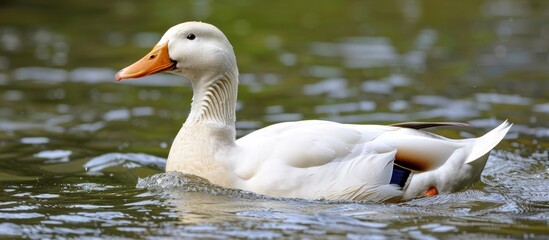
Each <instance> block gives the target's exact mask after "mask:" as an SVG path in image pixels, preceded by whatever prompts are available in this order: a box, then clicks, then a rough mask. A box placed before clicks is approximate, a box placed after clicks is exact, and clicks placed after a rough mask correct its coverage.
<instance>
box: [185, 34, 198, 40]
mask: <svg viewBox="0 0 549 240" xmlns="http://www.w3.org/2000/svg"><path fill="white" fill-rule="evenodd" d="M195 38H196V36H195V35H194V34H192V33H191V34H189V35H187V39H189V40H194V39H195Z"/></svg>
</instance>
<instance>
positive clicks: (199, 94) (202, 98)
mask: <svg viewBox="0 0 549 240" xmlns="http://www.w3.org/2000/svg"><path fill="white" fill-rule="evenodd" d="M191 82H192V87H193V99H192V104H191V112H190V114H189V117H188V118H187V120H186V121H185V124H184V125H185V126H196V125H209V126H214V127H215V126H217V127H221V128H232V129H234V126H235V121H236V117H235V115H236V114H235V107H236V97H237V89H238V75H237V74H231V73H225V74H215V75H214V76H208V75H206V76H204V77H203V79H200V80H199V81H191Z"/></svg>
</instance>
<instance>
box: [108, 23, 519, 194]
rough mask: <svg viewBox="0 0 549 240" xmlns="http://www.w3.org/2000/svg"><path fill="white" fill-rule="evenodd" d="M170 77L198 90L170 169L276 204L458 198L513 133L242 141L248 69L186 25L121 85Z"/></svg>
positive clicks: (270, 132) (357, 133)
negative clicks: (239, 98)
mask: <svg viewBox="0 0 549 240" xmlns="http://www.w3.org/2000/svg"><path fill="white" fill-rule="evenodd" d="M162 71H167V72H171V73H175V74H178V75H181V76H182V77H184V78H187V79H189V80H190V81H191V85H192V87H193V103H192V105H191V112H190V114H189V117H188V118H187V120H186V121H185V123H184V124H183V126H182V127H181V129H180V131H179V133H178V134H177V136H176V137H175V139H174V142H173V144H172V147H171V149H170V153H169V156H168V160H167V165H166V171H177V172H183V173H187V174H194V175H197V176H200V177H203V178H205V179H207V180H209V181H210V182H212V183H214V184H218V185H221V186H223V187H227V188H237V189H243V190H248V191H252V192H256V193H259V194H264V195H268V196H273V197H288V198H304V199H330V200H372V201H381V202H382V201H402V200H407V199H412V198H416V197H420V196H425V195H435V194H438V193H445V192H454V191H458V190H460V189H463V188H464V187H467V186H470V185H471V184H473V183H475V182H477V181H478V180H479V178H480V174H481V173H482V170H483V168H484V165H485V163H486V160H487V156H488V154H489V152H490V150H491V149H492V148H494V147H495V146H496V145H497V144H498V143H499V142H500V141H501V140H502V139H503V137H504V136H505V135H506V133H507V131H508V130H509V128H510V127H511V125H510V124H508V123H507V122H504V123H502V124H501V125H500V126H499V127H497V128H495V129H494V130H492V131H490V132H489V133H487V134H485V135H484V136H482V137H479V138H470V139H459V140H453V139H448V138H444V137H441V136H438V135H435V134H432V133H429V132H426V131H423V130H420V129H421V128H425V127H430V126H432V125H443V126H444V125H457V124H453V123H442V124H437V123H433V124H431V123H404V124H400V125H399V124H397V125H394V126H382V125H359V124H340V123H335V122H329V121H321V120H310V121H297V122H285V123H279V124H274V125H271V126H268V127H266V128H263V129H259V130H257V131H255V132H252V133H250V134H248V135H247V136H244V137H242V138H240V139H238V140H236V134H235V132H236V131H235V126H234V123H235V121H236V118H235V105H236V95H237V94H236V93H237V85H238V69H237V67H236V58H235V57H234V52H233V50H232V46H231V45H230V43H229V42H228V40H227V39H226V37H225V36H224V35H223V33H222V32H221V31H220V30H219V29H217V28H215V27H214V26H212V25H209V24H206V23H198V22H187V23H183V24H179V25H176V26H174V27H172V28H171V29H170V30H168V32H166V34H165V35H164V36H163V37H162V39H161V40H160V42H159V43H158V44H157V46H156V47H155V48H153V50H152V51H151V53H149V54H148V55H146V56H145V57H144V58H142V59H141V60H140V61H138V62H136V63H135V64H133V65H131V66H129V67H127V68H125V69H123V70H121V71H120V72H119V73H118V74H117V76H116V78H117V80H121V79H125V78H136V77H142V76H145V75H149V74H154V73H158V72H162ZM396 169H401V170H402V171H404V172H407V173H406V177H404V178H402V179H401V180H402V183H401V184H395V183H394V182H393V180H394V178H395V176H394V175H395V174H396V173H395V171H396ZM399 171H400V170H399ZM408 174H409V175H408Z"/></svg>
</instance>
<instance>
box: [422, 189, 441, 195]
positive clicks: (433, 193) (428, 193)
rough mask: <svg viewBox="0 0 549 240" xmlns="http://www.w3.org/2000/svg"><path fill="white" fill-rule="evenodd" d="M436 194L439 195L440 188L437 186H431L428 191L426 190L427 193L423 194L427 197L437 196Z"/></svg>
mask: <svg viewBox="0 0 549 240" xmlns="http://www.w3.org/2000/svg"><path fill="white" fill-rule="evenodd" d="M436 195H438V190H437V188H435V187H430V188H429V189H428V190H427V192H425V194H423V196H426V197H432V196H436Z"/></svg>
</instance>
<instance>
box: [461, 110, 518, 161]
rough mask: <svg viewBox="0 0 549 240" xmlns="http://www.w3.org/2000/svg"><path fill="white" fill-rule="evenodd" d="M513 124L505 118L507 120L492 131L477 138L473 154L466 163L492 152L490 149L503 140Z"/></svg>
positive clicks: (472, 150)
mask: <svg viewBox="0 0 549 240" xmlns="http://www.w3.org/2000/svg"><path fill="white" fill-rule="evenodd" d="M511 126H513V124H511V123H509V122H507V120H505V122H503V123H502V124H500V125H499V126H497V127H496V128H494V129H492V131H490V132H488V133H486V134H484V135H483V136H482V137H479V138H476V139H475V141H474V142H473V147H472V149H471V154H469V156H468V157H467V160H466V161H465V163H471V162H473V161H475V160H477V159H480V158H481V157H482V156H484V155H486V154H487V153H488V152H490V150H492V149H493V148H494V147H496V145H498V143H499V142H501V140H502V139H503V138H504V137H505V135H506V134H507V132H508V131H509V129H510V128H511Z"/></svg>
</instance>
